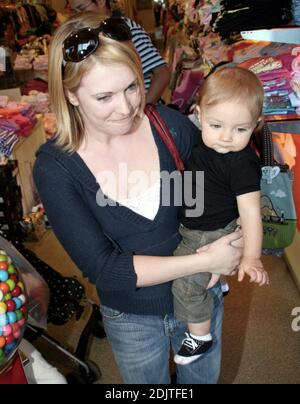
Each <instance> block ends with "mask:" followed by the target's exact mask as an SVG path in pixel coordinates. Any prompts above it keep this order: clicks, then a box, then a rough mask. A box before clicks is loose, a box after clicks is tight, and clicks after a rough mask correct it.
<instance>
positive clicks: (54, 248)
mask: <svg viewBox="0 0 300 404" xmlns="http://www.w3.org/2000/svg"><path fill="white" fill-rule="evenodd" d="M30 248H32V250H34V251H35V252H36V253H37V255H39V256H40V258H42V259H43V260H45V261H46V262H47V263H48V264H50V265H51V266H52V267H54V268H55V269H56V270H58V271H60V272H61V273H62V274H63V275H66V276H72V275H77V276H78V278H79V279H80V281H81V282H82V283H83V284H84V285H85V287H86V291H87V294H88V295H89V297H91V299H93V300H94V299H96V294H95V291H94V289H93V287H91V286H90V285H88V284H87V282H86V281H85V280H83V279H82V278H81V277H80V273H79V271H78V269H77V268H76V267H75V265H74V264H73V263H72V261H71V260H70V259H69V258H68V256H67V254H66V253H65V251H64V250H63V249H62V247H61V245H60V244H59V243H58V241H57V240H56V238H55V237H54V235H53V233H52V232H48V233H47V234H46V235H45V237H44V238H43V240H42V241H41V242H39V243H37V244H30ZM264 263H265V266H266V268H267V270H268V272H269V274H270V278H271V286H270V287H263V288H259V287H257V286H254V285H250V284H249V283H248V282H243V283H242V284H239V283H238V282H236V281H235V280H231V281H230V283H231V292H230V294H229V296H227V297H226V302H225V312H226V314H225V321H224V339H223V366H222V373H221V383H223V384H257V383H262V384H277V383H284V384H286V383H287V384H299V382H300V331H299V332H295V331H293V330H292V321H293V317H292V310H293V309H294V308H295V307H299V308H300V294H299V291H298V289H297V288H296V286H295V284H294V282H293V280H292V278H291V276H290V273H289V271H288V269H287V267H286V265H285V263H284V261H283V260H282V259H279V258H273V257H266V258H264ZM89 315H90V307H89V304H87V306H86V310H85V311H84V314H83V316H82V318H81V319H80V320H79V321H75V320H72V321H70V322H69V323H68V324H66V325H65V326H60V327H58V326H53V325H52V326H51V325H50V327H49V333H50V334H51V335H52V336H54V337H55V338H56V339H58V340H59V341H60V342H61V343H62V344H63V345H65V346H68V347H70V349H75V348H76V344H77V342H78V339H79V337H80V334H81V332H82V330H83V327H84V325H85V324H86V321H88V318H89ZM298 323H300V320H299V322H298ZM35 344H36V346H37V347H38V349H40V351H41V352H42V354H43V355H44V356H45V357H46V358H47V360H48V361H50V362H51V363H52V364H54V365H55V366H57V367H58V368H59V369H60V370H61V372H63V373H68V372H69V371H70V370H72V367H73V364H72V362H71V361H67V360H66V358H65V356H64V355H62V354H61V353H59V352H58V351H57V350H56V349H55V348H50V347H49V345H48V343H46V342H43V341H41V340H40V339H39V340H37V341H36V342H35ZM89 358H90V359H91V360H92V361H94V362H96V363H97V364H98V366H99V368H100V369H101V372H102V378H101V379H100V381H99V383H100V384H119V383H122V379H121V377H120V375H119V373H118V370H117V367H116V364H115V362H114V359H113V356H112V353H111V349H110V347H109V345H108V343H107V340H106V339H98V338H94V337H92V338H91V344H90V350H89Z"/></svg>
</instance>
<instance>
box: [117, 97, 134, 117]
mask: <svg viewBox="0 0 300 404" xmlns="http://www.w3.org/2000/svg"><path fill="white" fill-rule="evenodd" d="M130 111H131V108H130V103H129V101H128V100H127V97H126V95H125V94H121V95H120V98H119V102H118V112H119V113H120V114H123V115H129V114H130Z"/></svg>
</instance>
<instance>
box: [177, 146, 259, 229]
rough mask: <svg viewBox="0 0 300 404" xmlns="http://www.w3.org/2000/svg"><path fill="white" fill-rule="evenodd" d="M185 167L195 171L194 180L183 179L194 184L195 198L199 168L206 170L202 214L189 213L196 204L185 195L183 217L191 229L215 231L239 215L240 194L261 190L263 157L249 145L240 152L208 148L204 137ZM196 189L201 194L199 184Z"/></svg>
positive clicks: (184, 222)
mask: <svg viewBox="0 0 300 404" xmlns="http://www.w3.org/2000/svg"><path fill="white" fill-rule="evenodd" d="M186 171H191V172H192V181H190V180H184V185H185V186H187V187H190V188H192V195H193V198H195V197H196V195H197V192H196V172H197V171H203V172H204V212H203V215H202V216H198V217H188V216H187V211H188V210H190V209H195V206H196V205H195V204H194V206H188V205H187V204H185V198H184V197H183V206H182V208H181V209H180V221H181V223H182V224H183V225H184V226H185V227H187V228H189V229H193V230H203V231H214V230H218V229H222V228H224V227H226V226H227V225H228V224H229V223H230V222H231V221H232V220H234V219H237V218H238V217H239V212H238V206H237V197H238V196H240V195H244V194H248V193H250V192H256V191H260V181H261V168H260V161H259V159H258V157H257V155H256V153H255V151H254V150H253V149H252V148H251V147H250V146H248V147H246V148H245V149H244V150H242V151H240V152H231V153H228V154H220V153H217V152H216V151H214V150H212V149H210V148H208V147H207V146H206V145H205V144H204V143H203V140H202V138H201V139H200V141H199V144H198V145H197V146H195V147H194V149H193V151H192V154H191V157H190V159H189V161H188V163H187V165H186ZM197 191H198V197H199V195H200V193H199V188H198V189H197ZM185 192H186V191H185ZM188 192H191V189H188ZM202 192H203V191H202ZM202 197H203V195H202Z"/></svg>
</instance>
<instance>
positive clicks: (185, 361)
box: [174, 354, 203, 365]
mask: <svg viewBox="0 0 300 404" xmlns="http://www.w3.org/2000/svg"><path fill="white" fill-rule="evenodd" d="M201 356H203V354H201V355H195V356H180V355H175V356H174V362H175V363H176V364H177V365H189V364H190V363H192V362H195V361H196V360H198V359H200V358H201Z"/></svg>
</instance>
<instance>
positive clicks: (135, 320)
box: [101, 284, 224, 384]
mask: <svg viewBox="0 0 300 404" xmlns="http://www.w3.org/2000/svg"><path fill="white" fill-rule="evenodd" d="M211 293H212V294H213V298H214V312H213V316H212V327H211V329H212V335H213V339H214V344H213V346H212V348H211V350H210V351H208V353H207V354H206V355H205V356H204V357H203V358H201V359H199V360H198V361H195V362H193V363H191V364H189V365H186V366H180V365H179V366H177V383H178V384H216V383H218V380H219V375H220V367H221V342H222V341H221V340H222V323H223V313H224V305H223V295H222V291H221V287H220V284H218V285H217V286H215V287H214V288H213V289H211ZM101 313H102V316H103V323H104V328H105V331H106V335H107V338H108V341H109V342H110V344H111V346H112V349H113V352H114V356H115V359H116V362H117V364H118V368H119V371H120V373H121V376H122V378H123V380H124V383H126V384H170V374H169V359H170V347H172V349H173V352H175V353H177V352H178V350H179V348H180V346H181V342H182V339H183V338H184V337H185V334H184V333H185V332H186V331H187V328H186V324H185V323H183V322H182V321H179V320H176V319H175V318H174V316H173V315H166V316H165V317H160V316H143V315H135V314H126V313H122V312H120V311H117V310H113V309H110V308H108V307H105V306H102V307H101Z"/></svg>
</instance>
